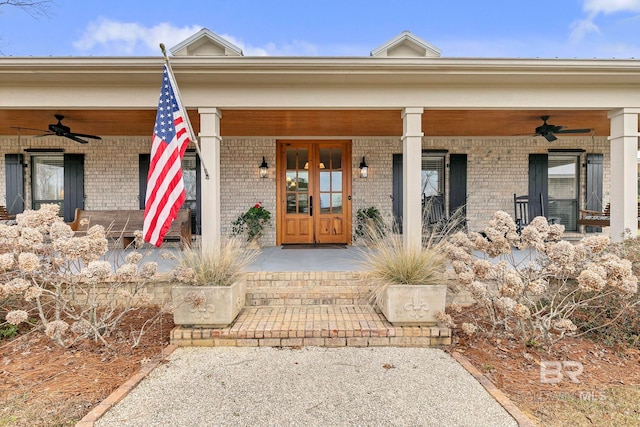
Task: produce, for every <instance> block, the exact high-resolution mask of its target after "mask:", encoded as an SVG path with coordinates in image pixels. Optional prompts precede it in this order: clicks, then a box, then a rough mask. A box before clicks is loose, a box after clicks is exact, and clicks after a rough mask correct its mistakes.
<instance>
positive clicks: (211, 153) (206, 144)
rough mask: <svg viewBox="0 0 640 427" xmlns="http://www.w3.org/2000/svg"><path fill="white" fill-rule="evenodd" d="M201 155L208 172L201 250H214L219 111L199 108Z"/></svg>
mask: <svg viewBox="0 0 640 427" xmlns="http://www.w3.org/2000/svg"><path fill="white" fill-rule="evenodd" d="M198 113H200V134H199V136H200V151H201V152H202V161H203V162H204V164H205V166H206V167H207V170H208V172H209V179H206V178H204V173H203V174H202V176H203V178H204V179H202V181H201V187H202V195H201V197H202V215H201V216H202V231H201V232H202V249H203V250H205V249H210V248H217V247H218V246H219V244H220V141H221V138H220V118H221V117H222V113H221V112H220V109H218V108H199V109H198Z"/></svg>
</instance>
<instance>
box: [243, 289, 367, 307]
mask: <svg viewBox="0 0 640 427" xmlns="http://www.w3.org/2000/svg"><path fill="white" fill-rule="evenodd" d="M370 298H371V287H369V286H358V285H352V284H351V285H349V284H343V285H335V286H320V285H307V286H278V287H276V286H259V287H258V286H253V285H249V286H248V287H247V296H246V301H245V304H246V305H247V306H250V307H254V306H279V305H330V304H335V305H367V304H368V303H369V301H370Z"/></svg>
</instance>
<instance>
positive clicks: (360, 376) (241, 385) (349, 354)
mask: <svg viewBox="0 0 640 427" xmlns="http://www.w3.org/2000/svg"><path fill="white" fill-rule="evenodd" d="M218 425H224V426H448V427H449V426H492V427H497V426H517V423H516V422H515V421H514V419H513V418H512V417H511V416H510V415H509V414H508V413H507V412H506V411H505V410H504V409H503V408H502V407H501V406H500V405H499V404H498V403H497V402H496V401H495V400H494V399H493V398H492V397H491V396H490V395H489V394H488V393H487V392H486V391H485V389H484V388H483V387H482V386H481V385H480V384H479V383H478V382H477V381H476V380H475V379H474V378H473V377H472V376H471V375H470V374H469V373H467V371H466V370H465V369H464V368H462V367H461V366H460V365H459V364H458V363H457V362H456V361H455V360H454V359H453V358H452V357H451V356H449V355H448V354H447V353H445V352H444V351H442V350H438V349H429V348H397V347H377V348H371V347H369V348H353V347H342V348H324V347H304V348H302V349H290V348H283V349H280V348H270V347H256V348H239V347H214V348H193V347H190V348H178V349H177V350H175V351H174V352H173V353H172V354H171V355H170V357H169V361H168V363H165V364H161V365H160V366H158V367H157V368H156V369H155V370H154V371H153V372H151V374H150V375H149V376H148V377H147V378H146V379H144V380H143V381H142V382H141V383H140V384H139V385H138V386H137V387H136V388H135V389H134V390H133V391H132V392H131V393H130V394H129V395H128V396H126V397H125V398H124V399H123V400H122V401H121V402H120V403H118V404H117V405H116V406H115V407H114V408H112V409H111V410H110V411H108V412H107V413H106V414H105V415H104V416H103V417H102V418H101V419H100V420H99V421H98V422H97V423H96V426H101V427H105V426H119V427H121V426H136V427H140V426H218Z"/></svg>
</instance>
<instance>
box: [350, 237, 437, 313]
mask: <svg viewBox="0 0 640 427" xmlns="http://www.w3.org/2000/svg"><path fill="white" fill-rule="evenodd" d="M363 262H364V267H365V268H366V270H368V277H369V278H370V279H371V280H373V282H374V291H373V295H372V299H373V300H374V301H375V303H376V305H377V306H378V308H379V309H380V310H381V311H382V313H383V314H384V315H385V317H386V318H387V320H388V321H389V322H391V323H392V324H394V325H396V326H397V325H427V324H435V323H437V319H436V314H437V313H439V312H444V310H445V304H446V297H447V284H448V282H449V276H448V274H447V271H446V268H447V258H446V256H445V254H444V252H443V251H442V250H441V248H440V245H438V244H435V245H431V244H428V245H427V246H426V247H415V248H414V247H405V246H404V245H403V242H402V239H401V238H400V237H399V236H398V235H392V236H389V237H387V238H385V239H378V240H377V241H376V244H375V247H374V248H373V249H372V250H371V251H369V252H368V253H367V254H366V255H365V258H364V261H363Z"/></svg>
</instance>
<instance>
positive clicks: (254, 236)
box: [231, 202, 271, 246]
mask: <svg viewBox="0 0 640 427" xmlns="http://www.w3.org/2000/svg"><path fill="white" fill-rule="evenodd" d="M269 224H271V212H269V211H268V210H267V209H265V208H264V207H263V206H262V203H261V202H258V203H256V204H255V205H253V206H252V207H250V208H249V209H248V210H247V211H246V212H244V213H242V214H240V215H238V218H236V219H235V220H234V221H233V222H232V223H231V226H232V229H231V234H232V235H233V236H238V235H240V234H246V236H247V242H249V243H251V244H253V245H257V246H259V245H258V240H259V239H260V237H262V232H263V230H264V227H265V226H267V225H269Z"/></svg>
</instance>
